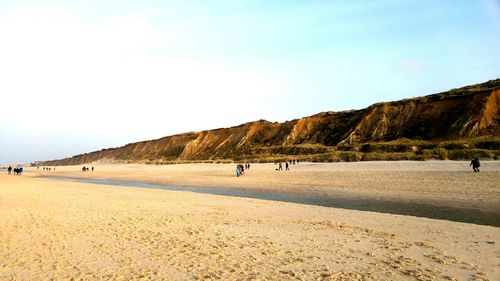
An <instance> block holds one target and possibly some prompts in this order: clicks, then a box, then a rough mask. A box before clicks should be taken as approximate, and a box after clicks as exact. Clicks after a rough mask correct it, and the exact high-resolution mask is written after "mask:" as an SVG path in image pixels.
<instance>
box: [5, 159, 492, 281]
mask: <svg viewBox="0 0 500 281" xmlns="http://www.w3.org/2000/svg"><path fill="white" fill-rule="evenodd" d="M370 164H372V165H370ZM459 164H460V163H459ZM301 165H303V164H301ZM391 165H392V166H391ZM395 165H396V166H397V165H402V167H400V168H399V169H397V171H394V166H395ZM433 165H436V167H444V168H442V170H441V173H443V174H439V172H438V171H439V170H434V167H432V166H433ZM442 165H444V166H442ZM454 165H458V164H457V163H455V162H449V163H448V162H445V163H444V164H443V163H433V162H422V163H420V162H419V163H413V164H412V163H394V164H388V163H354V164H353V165H349V164H342V165H333V164H321V165H312V164H311V165H306V164H304V165H303V167H304V168H296V169H293V168H294V167H293V166H292V171H291V172H290V173H289V174H286V175H285V173H284V172H283V173H278V172H276V171H274V170H271V171H269V170H270V169H272V168H273V166H272V165H267V164H266V165H254V166H253V167H252V169H251V170H250V171H249V173H248V174H247V175H245V176H244V177H240V178H236V177H234V175H233V169H232V167H233V165H222V166H221V165H219V166H218V165H179V166H161V167H156V166H140V165H131V166H129V165H114V166H112V165H110V166H96V167H97V170H96V171H95V172H94V175H90V172H88V173H87V174H86V175H85V176H86V177H90V176H91V177H96V176H101V177H104V176H106V177H109V176H110V175H111V176H116V177H117V178H119V179H130V180H132V179H135V180H137V179H149V180H150V181H157V180H158V181H162V180H165V182H166V181H171V182H173V183H179V184H182V185H190V184H192V185H198V186H202V185H203V181H206V182H207V185H212V186H214V185H217V186H237V187H238V186H241V187H247V188H261V187H260V186H265V188H280V189H282V188H285V187H286V188H289V189H290V190H291V192H300V190H301V189H302V188H312V189H313V191H312V192H322V191H323V190H328V189H329V188H333V189H336V188H339V189H343V188H346V189H352V190H354V192H360V193H362V192H368V193H372V192H380V193H384V192H385V193H388V194H390V196H393V195H392V193H394V194H396V195H395V196H402V193H404V192H409V193H411V194H415V196H416V197H418V194H419V191H421V192H422V193H424V194H426V193H430V194H432V193H433V190H432V187H440V189H438V190H435V191H434V193H435V194H436V196H437V197H441V196H442V197H443V198H444V197H445V194H446V192H449V193H451V194H452V196H456V197H457V198H459V199H460V200H461V199H462V198H466V197H467V195H469V196H470V198H472V200H475V201H477V202H478V204H479V203H481V202H485V201H487V202H490V203H491V204H494V203H495V202H496V204H498V198H499V197H498V184H497V183H498V181H496V182H491V181H492V180H498V171H499V169H498V163H497V162H490V163H485V164H483V166H484V171H482V172H481V173H479V174H472V173H470V172H468V171H467V170H466V169H464V171H460V170H458V169H461V168H460V167H461V166H454ZM226 166H227V168H231V169H230V171H228V172H226ZM301 167H302V166H301ZM457 167H459V168H457ZM77 168H78V167H64V168H62V167H57V168H56V172H53V171H52V172H46V173H52V174H54V175H55V174H56V173H60V174H59V175H66V176H71V175H75V176H81V173H82V172H81V171H78V172H77V171H76V169H77ZM386 168H387V171H386V170H384V169H386ZM301 169H302V170H301ZM72 170H73V171H72ZM332 170H335V173H334V174H335V175H344V176H343V177H342V178H341V179H328V177H330V176H331V175H332ZM430 170H432V171H430ZM457 170H458V171H457ZM259 172H260V173H261V175H262V176H261V177H257V175H258V174H259ZM42 173H43V172H42V171H36V170H33V169H32V168H29V169H28V173H27V174H25V175H23V176H8V175H5V174H1V175H0V280H50V279H63V280H65V279H70V278H75V279H84V280H89V279H90V280H93V279H102V280H108V279H114V280H140V279H143V280H150V279H153V280H164V279H166V280H186V279H212V280H215V279H225V280H228V279H229V280H238V279H243V280H246V279H277V280H291V279H296V280H300V279H302V280H316V279H320V280H322V279H325V280H356V279H367V280H415V279H417V280H453V279H458V280H471V279H472V280H484V279H488V280H499V278H498V276H500V248H499V246H498V245H499V243H500V231H499V228H496V227H490V226H480V225H474V224H465V223H457V222H449V221H441V220H431V219H425V218H416V217H408V216H398V215H389V214H380V213H372V212H360V211H353V210H341V209H335V208H325V207H317V206H306V205H299V204H291V203H283V202H271V201H263V200H254V199H244V198H232V197H224V196H213V195H203V194H195V193H190V192H176V191H165V190H155V189H139V188H127V187H112V186H104V185H94V184H84V183H76V182H64V181H54V180H49V179H43V178H35V177H33V176H36V175H38V174H42ZM301 173H302V177H304V176H307V179H303V178H301ZM420 173H422V175H421V174H420ZM171 174H174V175H171ZM377 174H382V175H377ZM413 174H416V175H418V176H412V175H413ZM389 175H394V176H393V177H389ZM339 177H340V176H339ZM349 177H351V181H349ZM429 177H431V179H432V180H429V181H428V182H427V184H421V185H418V179H426V178H429ZM457 177H458V179H457ZM467 177H475V178H474V180H473V181H469V180H468V179H467ZM290 178H292V179H290ZM376 179H380V182H379V183H378V184H377V185H375V184H374V185H369V184H368V185H367V183H371V182H375V181H376ZM447 179H448V180H447ZM455 180H456V181H457V182H455ZM458 180H460V182H459V181H458ZM238 181H241V182H243V183H238ZM328 181H331V182H333V183H335V182H337V181H338V182H342V181H345V182H346V183H347V184H348V186H350V187H343V186H336V185H332V186H330V185H329V184H328V183H326V182H328ZM450 181H451V182H452V183H453V182H455V184H452V183H450ZM351 182H352V183H351ZM405 182H406V184H404V183H405ZM474 182H479V183H480V184H479V187H478V190H476V191H468V190H467V186H468V185H472V184H473V183H474ZM273 183H275V184H273ZM287 183H296V184H290V186H288V185H287ZM307 183H309V184H308V185H305V186H303V185H302V184H307ZM459 183H460V184H459ZM238 184H241V185H238ZM412 184H415V185H416V186H415V189H416V190H414V189H413V188H412V186H411V185H412ZM429 185H430V187H429ZM455 185H458V187H457V186H455ZM474 186H475V185H474ZM441 188H442V189H441ZM411 194H410V195H411ZM412 196H413V195H412ZM488 196H496V197H495V198H489V197H488ZM418 198H421V197H418ZM481 199H482V201H481ZM495 200H496V201H495ZM488 204H489V203H488Z"/></svg>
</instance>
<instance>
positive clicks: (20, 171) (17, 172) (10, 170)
mask: <svg viewBox="0 0 500 281" xmlns="http://www.w3.org/2000/svg"><path fill="white" fill-rule="evenodd" d="M7 172H8V173H9V175H10V174H13V175H17V176H20V175H22V174H23V166H21V165H19V166H17V167H15V168H12V166H9V167H8V168H7Z"/></svg>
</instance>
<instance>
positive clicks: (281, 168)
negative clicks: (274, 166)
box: [278, 162, 283, 171]
mask: <svg viewBox="0 0 500 281" xmlns="http://www.w3.org/2000/svg"><path fill="white" fill-rule="evenodd" d="M278 171H283V166H281V162H279V163H278Z"/></svg>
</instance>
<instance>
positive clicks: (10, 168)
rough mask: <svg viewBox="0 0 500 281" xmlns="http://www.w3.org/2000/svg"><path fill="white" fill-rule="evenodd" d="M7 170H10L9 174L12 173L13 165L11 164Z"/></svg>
mask: <svg viewBox="0 0 500 281" xmlns="http://www.w3.org/2000/svg"><path fill="white" fill-rule="evenodd" d="M7 171H8V172H9V175H10V173H11V172H12V167H11V166H9V168H7Z"/></svg>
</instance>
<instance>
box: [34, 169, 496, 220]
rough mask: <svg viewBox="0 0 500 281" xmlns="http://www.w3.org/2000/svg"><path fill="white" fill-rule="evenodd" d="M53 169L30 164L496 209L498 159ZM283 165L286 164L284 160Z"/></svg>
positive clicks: (127, 177)
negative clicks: (472, 163)
mask: <svg viewBox="0 0 500 281" xmlns="http://www.w3.org/2000/svg"><path fill="white" fill-rule="evenodd" d="M87 166H89V167H90V166H94V167H95V171H94V172H90V171H89V172H85V173H83V172H82V171H81V168H82V166H61V167H57V168H56V170H55V171H50V172H48V171H47V172H44V171H43V170H42V169H39V170H36V169H35V168H28V171H29V172H28V173H29V174H30V175H33V176H51V177H67V178H90V179H105V180H121V181H136V182H146V183H152V184H161V185H166V186H195V187H225V188H238V189H244V190H256V191H277V192H282V193H289V194H297V195H305V196H307V195H315V196H324V197H338V196H342V197H355V198H373V199H383V200H393V201H394V200H395V201H398V200H405V201H411V202H422V203H429V204H435V205H436V206H453V207H459V208H479V209H484V210H492V211H496V212H500V200H499V199H498V198H500V189H499V188H498V182H500V161H483V162H482V166H481V172H480V173H472V169H471V168H470V167H469V162H467V161H425V162H416V161H393V162H390V161H376V162H350V163H300V164H299V165H290V171H287V172H278V171H276V170H275V169H276V168H277V167H278V166H277V165H275V164H272V163H266V164H252V165H251V168H250V170H249V171H247V172H246V174H245V176H242V177H236V176H235V172H234V170H235V165H234V164H177V165H159V166H158V165H138V164H89V165H87ZM283 168H284V164H283Z"/></svg>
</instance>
